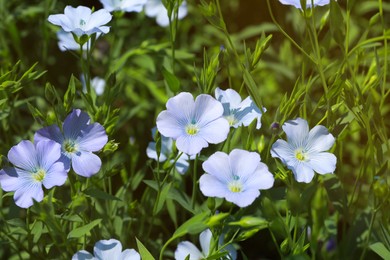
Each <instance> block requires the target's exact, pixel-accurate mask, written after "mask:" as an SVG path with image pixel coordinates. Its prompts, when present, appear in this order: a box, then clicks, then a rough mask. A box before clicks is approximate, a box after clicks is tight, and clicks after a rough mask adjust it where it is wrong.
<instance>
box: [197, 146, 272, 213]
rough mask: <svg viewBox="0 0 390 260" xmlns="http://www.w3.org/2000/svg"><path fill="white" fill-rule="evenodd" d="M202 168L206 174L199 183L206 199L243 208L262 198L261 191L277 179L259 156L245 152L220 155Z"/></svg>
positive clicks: (215, 154)
mask: <svg viewBox="0 0 390 260" xmlns="http://www.w3.org/2000/svg"><path fill="white" fill-rule="evenodd" d="M202 166H203V170H204V171H205V172H206V173H205V174H203V175H202V176H201V177H200V180H199V185H200V190H201V192H202V193H203V195H205V196H207V197H217V198H225V199H226V200H227V201H229V202H232V203H234V204H236V205H237V206H239V207H246V206H249V205H250V204H252V203H253V201H254V200H255V199H256V198H257V197H258V196H259V195H260V191H259V190H265V189H269V188H271V187H272V186H273V184H274V177H273V175H272V174H271V173H270V172H269V171H268V167H267V165H265V164H264V163H262V162H260V155H259V154H258V153H255V152H249V151H245V150H241V149H234V150H232V151H231V152H230V154H226V153H223V152H216V153H214V154H213V155H211V156H210V157H209V158H208V159H207V160H206V161H205V162H204V163H203V165H202Z"/></svg>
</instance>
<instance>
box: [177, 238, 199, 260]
mask: <svg viewBox="0 0 390 260" xmlns="http://www.w3.org/2000/svg"><path fill="white" fill-rule="evenodd" d="M188 255H189V256H190V260H198V259H203V258H204V257H205V255H203V254H202V252H200V251H199V249H198V248H197V247H196V246H195V245H194V244H192V243H191V242H188V241H184V242H180V243H179V244H178V245H177V249H176V251H175V260H184V259H186V257H187V256H188Z"/></svg>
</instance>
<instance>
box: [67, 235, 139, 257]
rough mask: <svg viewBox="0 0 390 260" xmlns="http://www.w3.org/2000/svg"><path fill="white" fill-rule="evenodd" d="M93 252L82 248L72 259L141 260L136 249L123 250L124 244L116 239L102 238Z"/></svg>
mask: <svg viewBox="0 0 390 260" xmlns="http://www.w3.org/2000/svg"><path fill="white" fill-rule="evenodd" d="M93 253H94V255H92V254H91V253H89V252H88V251H85V250H81V251H78V252H77V253H76V254H74V255H73V257H72V260H86V259H93V260H140V259H141V256H140V255H139V253H138V252H137V251H135V250H134V249H126V250H125V251H123V252H122V244H121V242H120V241H118V240H116V239H109V240H100V241H98V242H96V244H95V246H94V248H93Z"/></svg>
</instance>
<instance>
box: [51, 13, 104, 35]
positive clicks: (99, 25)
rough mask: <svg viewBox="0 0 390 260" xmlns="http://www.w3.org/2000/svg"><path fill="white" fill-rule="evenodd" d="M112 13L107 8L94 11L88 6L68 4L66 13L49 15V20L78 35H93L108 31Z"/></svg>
mask: <svg viewBox="0 0 390 260" xmlns="http://www.w3.org/2000/svg"><path fill="white" fill-rule="evenodd" d="M111 18H112V16H111V14H110V13H109V12H108V11H107V10H106V9H100V10H97V11H95V12H93V13H92V10H91V9H90V8H88V7H86V6H78V7H77V8H74V7H72V6H69V5H68V6H66V7H65V10H64V14H53V15H49V18H48V20H49V22H50V23H52V24H54V25H58V26H61V28H62V29H63V30H64V31H65V32H71V33H74V34H76V35H77V36H79V37H80V36H82V35H91V34H94V33H108V32H109V31H110V27H109V26H105V24H107V23H108V22H109V21H111Z"/></svg>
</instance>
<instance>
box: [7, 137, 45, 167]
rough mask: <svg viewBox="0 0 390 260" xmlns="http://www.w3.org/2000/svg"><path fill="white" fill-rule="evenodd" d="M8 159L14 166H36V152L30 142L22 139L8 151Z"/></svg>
mask: <svg viewBox="0 0 390 260" xmlns="http://www.w3.org/2000/svg"><path fill="white" fill-rule="evenodd" d="M8 160H9V161H10V162H11V163H12V164H13V165H14V166H16V167H18V168H21V169H25V170H28V171H29V170H35V169H36V168H37V167H38V159H37V152H36V150H35V146H34V144H33V143H32V142H30V141H28V140H23V141H21V142H20V143H18V144H17V145H15V146H13V147H12V148H11V149H10V150H9V152H8Z"/></svg>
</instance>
